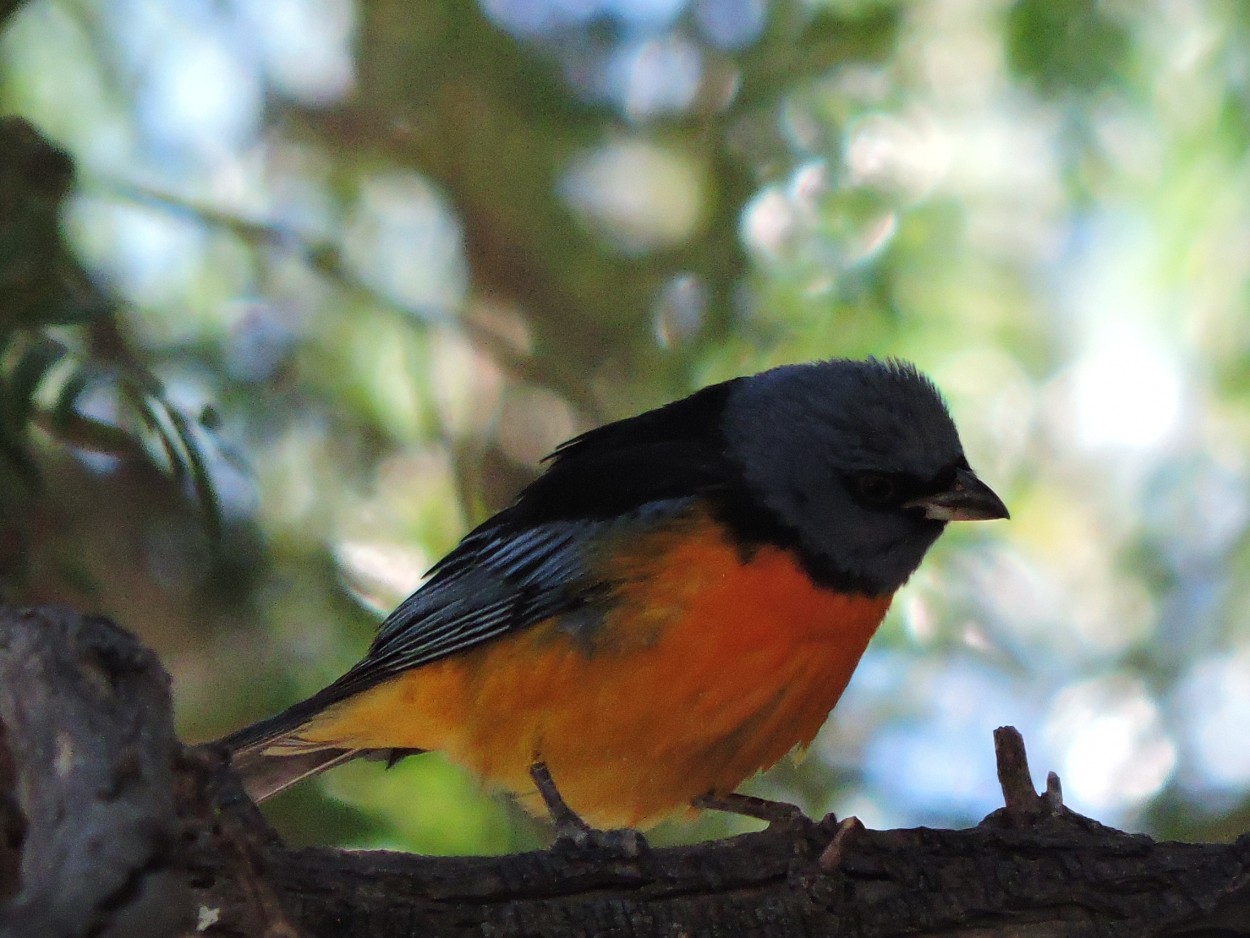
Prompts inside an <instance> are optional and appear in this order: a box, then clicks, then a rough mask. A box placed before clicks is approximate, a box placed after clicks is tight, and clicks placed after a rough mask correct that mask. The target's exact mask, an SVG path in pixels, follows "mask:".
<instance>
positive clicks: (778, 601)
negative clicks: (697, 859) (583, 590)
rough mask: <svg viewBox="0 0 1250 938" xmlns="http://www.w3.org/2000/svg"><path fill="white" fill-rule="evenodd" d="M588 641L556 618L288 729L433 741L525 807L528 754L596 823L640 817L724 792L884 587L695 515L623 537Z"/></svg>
mask: <svg viewBox="0 0 1250 938" xmlns="http://www.w3.org/2000/svg"><path fill="white" fill-rule="evenodd" d="M608 566H610V568H611V571H612V575H613V577H614V578H615V579H617V580H619V581H620V582H621V585H620V586H619V588H618V589H617V590H616V592H615V594H614V596H613V599H614V602H613V604H612V611H611V612H610V613H609V614H608V615H607V616H606V618H605V621H603V622H602V623H601V624H600V625H598V626H597V627H596V630H595V631H594V632H593V634H592V635H590V636H589V637H587V636H583V637H582V638H574V637H573V636H572V635H571V634H570V633H569V632H568V631H566V630H563V629H561V628H560V623H559V622H558V621H557V620H549V621H547V622H543V623H540V624H538V625H536V626H533V627H531V628H528V629H525V630H524V631H521V632H518V633H516V634H514V635H511V636H508V637H505V638H502V639H498V640H495V641H493V642H490V643H488V644H486V645H484V646H482V647H480V648H478V649H474V650H472V651H469V652H465V653H461V654H459V655H456V656H454V657H451V658H448V659H444V660H442V661H439V662H435V663H433V664H430V665H426V666H424V667H421V668H418V669H415V670H413V671H409V672H407V673H405V674H402V675H400V676H399V677H397V678H395V679H394V680H391V681H388V682H386V683H384V684H380V685H378V686H377V687H374V688H372V689H370V690H368V691H366V692H364V693H362V694H359V695H357V696H356V697H354V698H351V699H349V700H347V701H344V702H343V703H341V704H337V705H335V706H334V707H332V708H330V709H329V710H327V711H326V712H325V713H324V714H322V715H321V716H320V717H318V718H317V719H316V720H315V721H314V722H313V723H312V724H311V725H310V726H309V727H307V728H306V729H305V730H303V731H301V733H300V735H301V736H302V737H303V738H305V739H308V740H309V741H316V742H325V743H334V744H337V745H346V746H353V747H362V748H379V747H382V748H384V747H391V746H399V747H406V748H407V747H412V748H421V749H435V750H441V751H444V752H446V753H447V754H448V755H449V756H450V758H452V759H453V760H454V761H457V762H459V763H461V764H463V765H465V766H467V767H468V768H469V769H471V770H472V771H474V772H476V773H477V774H478V775H479V776H481V777H482V778H483V779H484V780H485V781H486V782H487V783H488V784H491V785H494V786H497V787H500V788H504V789H508V790H510V791H513V792H515V793H517V794H518V795H520V796H521V798H522V800H523V801H525V802H526V803H527V806H529V807H531V808H533V809H535V810H541V802H539V801H538V798H537V793H536V792H534V790H533V787H532V785H531V784H530V780H529V775H528V769H529V766H530V764H531V763H532V762H533V761H534V760H535V759H542V760H543V761H544V762H546V764H547V766H548V767H549V768H550V770H551V774H552V777H553V778H554V779H555V781H556V785H557V786H558V787H559V789H560V791H561V793H562V794H563V795H564V797H565V799H566V801H568V803H569V805H570V806H571V807H572V808H573V809H574V810H575V811H577V812H578V813H579V814H581V815H582V816H583V817H584V818H585V819H586V820H587V821H589V822H590V823H592V824H594V825H596V826H599V827H620V826H634V827H637V826H646V825H647V824H649V823H653V822H655V821H657V820H659V819H660V818H662V817H663V816H665V815H666V814H671V813H673V812H674V811H676V810H679V809H681V808H683V807H685V806H687V805H688V804H689V803H690V801H691V800H692V799H694V798H696V797H698V796H699V795H702V794H706V793H709V792H717V793H724V792H728V791H731V790H733V789H734V788H735V787H736V786H737V785H738V784H739V783H740V782H741V781H742V780H743V779H745V778H746V777H748V776H749V775H751V774H752V773H754V772H756V771H758V770H760V769H764V768H768V767H769V766H771V765H773V764H774V763H775V762H776V761H777V760H778V759H780V758H781V757H782V756H783V755H785V753H786V752H788V751H789V750H791V749H792V748H794V747H795V746H806V745H807V744H808V743H809V742H811V740H812V738H813V737H814V736H815V735H816V732H817V730H819V728H820V726H821V724H822V723H824V721H825V718H826V717H827V716H828V714H829V711H830V710H831V709H832V708H833V705H834V704H835V703H837V701H838V698H839V697H840V696H841V694H842V691H843V689H844V688H845V687H846V683H847V681H848V680H849V679H850V676H851V672H852V671H853V670H854V668H855V665H856V664H857V663H858V662H859V659H860V656H861V655H862V654H863V651H864V648H865V646H866V645H867V644H868V640H869V639H870V638H871V637H872V634H873V632H874V631H875V630H876V628H877V625H878V624H879V623H880V621H881V619H882V617H883V616H884V615H885V612H886V609H887V608H888V607H889V604H890V597H888V596H882V597H868V596H860V595H851V596H844V595H839V594H837V593H834V592H832V591H830V590H826V589H821V588H818V587H814V586H813V585H812V583H811V582H810V581H809V580H808V578H807V577H806V576H805V575H804V573H803V572H802V570H801V568H800V567H799V566H798V564H797V563H796V561H795V559H794V558H793V556H792V555H791V554H790V553H789V552H788V551H784V550H781V549H778V548H773V547H765V548H762V549H760V550H757V551H756V552H755V553H754V554H753V555H752V556H750V557H749V558H745V559H744V558H743V556H742V555H741V553H740V551H739V550H738V548H737V547H735V546H734V545H733V544H732V543H731V542H730V541H729V540H728V539H727V537H726V535H725V532H724V531H723V529H721V528H720V526H719V525H717V524H716V523H715V522H713V521H711V520H710V519H708V518H705V517H700V518H695V519H691V520H688V521H686V522H684V523H683V524H682V525H681V526H680V527H679V528H677V529H674V530H668V531H665V532H663V533H657V534H654V535H650V536H648V537H645V538H642V539H638V538H635V539H634V540H633V541H632V542H631V544H630V545H629V546H628V547H627V548H625V549H623V550H619V551H616V552H614V553H613V554H612V556H611V561H610V563H609V564H608Z"/></svg>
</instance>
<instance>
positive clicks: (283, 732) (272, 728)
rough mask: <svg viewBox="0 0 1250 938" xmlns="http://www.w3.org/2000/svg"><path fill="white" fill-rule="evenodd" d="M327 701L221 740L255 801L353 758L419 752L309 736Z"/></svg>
mask: <svg viewBox="0 0 1250 938" xmlns="http://www.w3.org/2000/svg"><path fill="white" fill-rule="evenodd" d="M318 696H320V695H318ZM323 706H324V704H323V703H322V702H321V701H319V700H318V699H317V697H313V698H311V699H310V700H305V701H302V702H301V703H297V704H296V705H295V706H293V707H290V708H289V709H287V710H284V711H283V712H282V713H279V714H277V715H276V716H272V717H268V718H267V719H264V720H260V721H259V722H257V723H253V724H252V725H251V726H245V727H244V728H243V729H241V730H236V731H235V732H233V733H231V734H230V735H229V736H225V737H223V738H222V739H220V740H219V741H218V743H219V745H224V746H226V747H227V748H228V749H229V750H230V753H231V755H230V764H231V766H233V768H234V770H235V771H236V772H237V773H238V774H239V778H240V779H241V780H242V782H243V788H244V790H245V791H246V792H247V794H248V796H249V797H250V798H251V799H252V800H253V801H255V802H256V803H257V804H259V803H260V802H262V801H264V800H265V799H267V798H270V797H272V796H274V795H276V794H278V792H280V791H284V790H286V789H287V788H289V787H290V786H292V785H294V784H295V783H296V782H299V781H303V780H304V779H306V778H310V777H311V776H313V775H317V774H319V773H321V772H324V771H325V770H326V769H332V768H334V767H335V766H336V765H342V764H343V763H344V762H350V761H351V760H352V759H357V758H374V759H385V760H386V761H387V766H388V767H389V766H391V765H394V764H395V763H396V762H397V761H398V760H399V759H401V758H403V757H404V756H407V755H413V754H415V753H417V752H420V751H421V750H419V749H353V748H348V747H343V746H336V745H334V744H333V743H325V742H314V741H312V740H309V739H307V738H305V737H304V736H302V735H301V731H302V730H304V729H305V728H306V727H307V726H308V724H309V722H311V719H312V718H313V717H314V716H316V715H317V714H318V713H320V712H321V710H322V709H323Z"/></svg>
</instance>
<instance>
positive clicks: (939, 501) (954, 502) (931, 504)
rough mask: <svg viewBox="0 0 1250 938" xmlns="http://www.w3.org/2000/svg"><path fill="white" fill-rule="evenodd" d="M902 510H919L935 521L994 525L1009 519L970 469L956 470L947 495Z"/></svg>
mask: <svg viewBox="0 0 1250 938" xmlns="http://www.w3.org/2000/svg"><path fill="white" fill-rule="evenodd" d="M903 507H904V508H919V509H921V510H923V511H924V516H925V517H926V518H931V519H932V520H934V521H994V520H996V519H998V518H1010V517H1011V515H1010V514H1009V513H1008V511H1007V506H1006V505H1004V504H1003V500H1002V499H1001V498H999V497H998V496H997V495H995V494H994V490H993V489H991V488H990V487H989V486H988V485H986V484H985V483H984V482H982V481H981V480H980V479H978V478H977V477H976V473H974V472H973V471H972V470H971V469H959V470H957V471H956V472H955V481H954V482H953V483H952V484H951V487H950V488H948V489H947V490H946V491H944V492H937V493H936V494H934V495H925V496H923V497H921V498H913V499H912V500H911V501H909V502H905V503H904V504H903Z"/></svg>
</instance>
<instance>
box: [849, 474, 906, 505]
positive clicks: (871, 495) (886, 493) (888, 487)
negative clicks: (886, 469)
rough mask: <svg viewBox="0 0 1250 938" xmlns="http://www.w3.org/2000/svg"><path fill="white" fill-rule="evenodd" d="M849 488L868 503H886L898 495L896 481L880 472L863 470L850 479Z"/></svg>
mask: <svg viewBox="0 0 1250 938" xmlns="http://www.w3.org/2000/svg"><path fill="white" fill-rule="evenodd" d="M851 488H852V490H853V491H854V492H855V494H856V495H857V496H858V497H859V499H860V500H861V501H863V502H865V503H866V504H869V505H888V504H890V503H891V502H893V501H894V500H895V499H896V498H897V497H898V483H897V482H895V480H894V479H892V478H891V477H890V476H888V475H885V474H884V473H881V472H864V473H861V474H860V475H857V476H855V477H854V478H852V479H851Z"/></svg>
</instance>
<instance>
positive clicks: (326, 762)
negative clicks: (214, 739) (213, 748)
mask: <svg viewBox="0 0 1250 938" xmlns="http://www.w3.org/2000/svg"><path fill="white" fill-rule="evenodd" d="M363 752H364V751H363V750H360V749H314V750H311V751H307V752H296V753H293V754H291V755H272V754H269V753H266V752H264V751H261V750H257V749H249V750H244V751H240V752H236V753H235V754H234V755H233V756H232V757H231V759H230V764H231V765H232V766H234V769H235V771H236V772H238V773H239V778H241V779H242V780H243V789H244V791H246V792H247V794H248V797H249V798H251V799H252V800H253V801H255V802H256V803H257V804H260V803H261V802H262V801H264V800H265V799H267V798H271V797H273V796H274V795H276V794H278V792H280V791H285V790H286V789H287V788H290V787H291V786H292V785H294V784H295V783H296V782H300V781H303V780H304V779H306V778H309V777H310V776H313V775H317V774H318V773H321V772H324V771H325V770H326V769H332V768H334V767H335V766H336V765H342V764H343V763H344V762H350V761H351V760H352V759H355V758H356V757H357V756H359V755H363Z"/></svg>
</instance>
